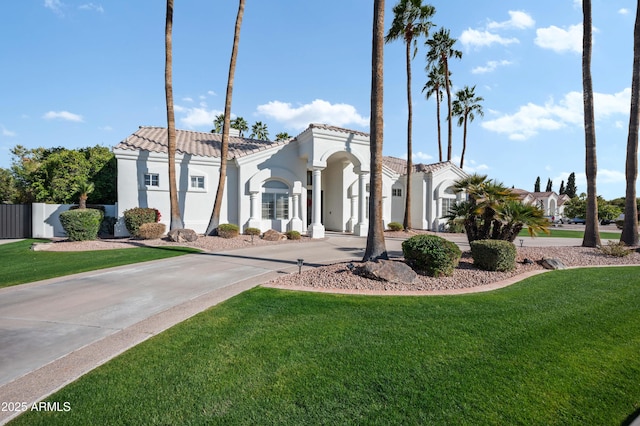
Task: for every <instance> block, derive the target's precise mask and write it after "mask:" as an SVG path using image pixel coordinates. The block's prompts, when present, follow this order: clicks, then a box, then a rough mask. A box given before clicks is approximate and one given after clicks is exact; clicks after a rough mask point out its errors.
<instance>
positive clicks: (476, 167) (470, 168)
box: [451, 155, 490, 173]
mask: <svg viewBox="0 0 640 426" xmlns="http://www.w3.org/2000/svg"><path fill="white" fill-rule="evenodd" d="M460 159H461V157H460V156H459V155H454V156H453V157H452V158H451V162H452V163H453V164H455V165H456V166H459V165H460ZM463 169H464V171H465V172H467V173H481V172H483V171H485V170H489V169H490V167H489V166H487V165H486V164H478V162H477V161H475V160H471V159H469V158H465V161H464V167H463Z"/></svg>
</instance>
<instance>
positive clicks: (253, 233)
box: [244, 228, 261, 236]
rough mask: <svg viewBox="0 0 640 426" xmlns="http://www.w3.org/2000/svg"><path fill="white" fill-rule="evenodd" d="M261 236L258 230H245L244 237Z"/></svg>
mask: <svg viewBox="0 0 640 426" xmlns="http://www.w3.org/2000/svg"><path fill="white" fill-rule="evenodd" d="M260 234H261V232H260V230H259V229H258V228H247V229H245V230H244V235H253V236H256V235H260Z"/></svg>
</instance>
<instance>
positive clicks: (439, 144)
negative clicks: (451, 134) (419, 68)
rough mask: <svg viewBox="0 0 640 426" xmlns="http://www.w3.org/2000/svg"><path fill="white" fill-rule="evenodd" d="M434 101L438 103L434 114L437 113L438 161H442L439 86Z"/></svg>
mask: <svg viewBox="0 0 640 426" xmlns="http://www.w3.org/2000/svg"><path fill="white" fill-rule="evenodd" d="M436 101H437V102H438V104H437V105H436V114H437V115H438V119H437V122H438V159H439V160H438V161H440V162H442V130H441V124H440V103H441V102H442V98H441V97H440V88H439V87H437V88H436Z"/></svg>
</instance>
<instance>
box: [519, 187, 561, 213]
mask: <svg viewBox="0 0 640 426" xmlns="http://www.w3.org/2000/svg"><path fill="white" fill-rule="evenodd" d="M512 191H513V192H514V193H516V194H517V195H518V197H519V198H520V201H521V202H522V203H524V204H535V205H536V206H538V207H540V208H541V209H542V211H544V215H545V216H550V217H555V218H556V219H559V218H561V217H563V216H564V207H565V203H566V202H567V201H569V200H570V198H569V197H568V196H567V195H564V194H562V195H558V194H556V193H555V191H547V192H529V191H525V190H524V189H518V188H514V189H512Z"/></svg>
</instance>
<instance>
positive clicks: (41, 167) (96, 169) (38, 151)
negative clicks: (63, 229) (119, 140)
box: [11, 145, 117, 204]
mask: <svg viewBox="0 0 640 426" xmlns="http://www.w3.org/2000/svg"><path fill="white" fill-rule="evenodd" d="M11 154H12V156H13V158H12V161H11V163H12V164H11V174H12V175H13V178H14V182H15V188H16V192H17V194H16V196H15V202H17V203H34V202H35V203H61V204H71V203H73V202H75V200H76V196H77V191H76V186H77V185H78V184H80V183H81V182H85V181H90V182H93V183H94V186H95V189H94V191H93V192H92V193H91V194H90V196H89V200H88V202H90V203H93V204H113V203H115V201H116V179H117V170H116V167H117V166H116V159H115V156H114V155H113V153H112V152H111V150H109V148H106V147H102V146H95V147H89V148H80V149H74V150H70V149H66V148H62V147H56V148H42V147H41V148H33V149H27V148H25V147H23V146H21V145H17V146H16V147H14V148H13V149H12V150H11Z"/></svg>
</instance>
